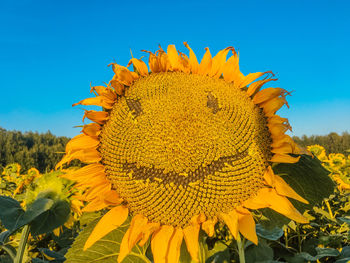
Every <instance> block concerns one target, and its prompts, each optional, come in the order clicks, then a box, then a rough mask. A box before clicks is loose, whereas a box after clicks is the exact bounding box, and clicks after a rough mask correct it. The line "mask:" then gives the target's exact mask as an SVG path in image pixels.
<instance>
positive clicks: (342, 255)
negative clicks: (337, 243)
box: [339, 246, 350, 259]
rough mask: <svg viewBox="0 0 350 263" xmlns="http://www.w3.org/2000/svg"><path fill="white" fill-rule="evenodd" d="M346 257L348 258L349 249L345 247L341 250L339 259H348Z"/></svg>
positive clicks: (349, 254) (349, 255)
mask: <svg viewBox="0 0 350 263" xmlns="http://www.w3.org/2000/svg"><path fill="white" fill-rule="evenodd" d="M348 257H350V247H349V246H346V247H343V248H342V250H341V253H340V257H339V259H343V258H348Z"/></svg>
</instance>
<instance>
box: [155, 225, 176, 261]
mask: <svg viewBox="0 0 350 263" xmlns="http://www.w3.org/2000/svg"><path fill="white" fill-rule="evenodd" d="M173 233H174V227H172V226H170V225H164V226H161V228H160V229H159V230H158V231H157V232H155V233H154V234H153V236H152V240H151V249H152V253H153V259H154V263H165V262H166V256H167V253H168V250H169V241H170V238H171V237H172V235H173Z"/></svg>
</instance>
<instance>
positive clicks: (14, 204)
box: [0, 196, 24, 232]
mask: <svg viewBox="0 0 350 263" xmlns="http://www.w3.org/2000/svg"><path fill="white" fill-rule="evenodd" d="M23 214H24V210H23V209H22V207H21V205H20V203H19V202H18V201H17V200H15V199H13V198H11V197H8V196H0V220H1V223H2V224H3V225H4V226H5V228H6V229H8V230H10V231H11V232H12V231H15V230H17V229H18V228H20V227H21V226H23V225H19V223H18V221H19V220H20V218H21V217H22V216H23Z"/></svg>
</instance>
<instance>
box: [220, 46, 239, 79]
mask: <svg viewBox="0 0 350 263" xmlns="http://www.w3.org/2000/svg"><path fill="white" fill-rule="evenodd" d="M232 53H233V55H232V56H231V57H230V58H229V59H228V60H227V61H226V63H225V65H224V67H223V69H222V71H223V72H222V73H223V76H224V79H225V81H227V82H232V81H234V83H240V82H242V81H243V79H244V75H243V74H242V73H241V71H240V70H239V57H238V54H237V53H236V51H234V50H233V51H232Z"/></svg>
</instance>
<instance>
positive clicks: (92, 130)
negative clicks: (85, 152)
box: [82, 122, 101, 139]
mask: <svg viewBox="0 0 350 263" xmlns="http://www.w3.org/2000/svg"><path fill="white" fill-rule="evenodd" d="M82 132H83V133H84V134H85V135H87V136H90V137H92V138H95V139H97V138H98V136H99V135H100V133H101V126H100V125H98V124H97V123H94V122H93V123H90V124H86V125H84V127H83V130H82Z"/></svg>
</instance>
